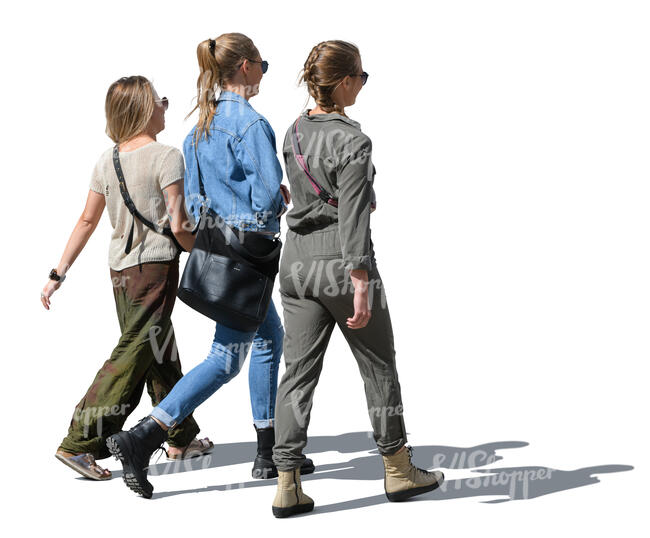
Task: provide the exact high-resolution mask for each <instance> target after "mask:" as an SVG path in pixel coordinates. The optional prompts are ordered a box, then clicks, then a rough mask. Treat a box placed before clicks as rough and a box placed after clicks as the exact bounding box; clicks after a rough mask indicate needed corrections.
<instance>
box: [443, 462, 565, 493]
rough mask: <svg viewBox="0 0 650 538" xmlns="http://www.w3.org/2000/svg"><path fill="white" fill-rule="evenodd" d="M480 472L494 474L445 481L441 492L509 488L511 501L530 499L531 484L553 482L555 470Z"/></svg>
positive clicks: (493, 470) (483, 470)
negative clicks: (464, 489)
mask: <svg viewBox="0 0 650 538" xmlns="http://www.w3.org/2000/svg"><path fill="white" fill-rule="evenodd" d="M480 472H485V473H493V474H486V475H484V476H473V477H470V478H464V479H458V480H452V481H445V482H443V483H442V484H441V485H440V488H439V489H440V491H442V492H443V493H444V492H445V491H447V490H448V489H449V490H451V489H452V487H451V486H450V484H452V483H453V484H454V485H453V489H454V490H459V489H461V488H464V487H467V488H469V489H481V488H483V489H488V488H490V487H492V488H494V487H502V486H507V494H508V496H509V497H510V498H511V499H528V498H530V483H531V481H535V480H551V479H552V476H551V475H552V472H553V469H549V468H541V469H535V470H533V469H515V470H498V469H481V470H480ZM518 493H520V495H518Z"/></svg>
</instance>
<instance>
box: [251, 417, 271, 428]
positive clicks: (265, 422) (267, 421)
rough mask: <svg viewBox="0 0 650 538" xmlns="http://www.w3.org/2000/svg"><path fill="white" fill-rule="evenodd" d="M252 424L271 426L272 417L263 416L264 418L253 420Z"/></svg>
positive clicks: (263, 426) (261, 426) (259, 426)
mask: <svg viewBox="0 0 650 538" xmlns="http://www.w3.org/2000/svg"><path fill="white" fill-rule="evenodd" d="M253 424H254V425H255V426H256V427H257V428H270V427H271V426H273V419H272V418H265V419H264V420H254V421H253Z"/></svg>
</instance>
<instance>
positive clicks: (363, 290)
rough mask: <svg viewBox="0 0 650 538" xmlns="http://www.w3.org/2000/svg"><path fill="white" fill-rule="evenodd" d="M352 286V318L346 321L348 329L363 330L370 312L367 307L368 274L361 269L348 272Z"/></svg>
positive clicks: (368, 319)
mask: <svg viewBox="0 0 650 538" xmlns="http://www.w3.org/2000/svg"><path fill="white" fill-rule="evenodd" d="M350 278H351V279H352V284H353V285H354V316H353V317H351V318H348V319H347V320H346V324H347V326H348V328H350V329H363V327H365V326H366V325H368V322H369V321H370V316H371V315H372V312H371V311H370V308H369V306H368V272H367V271H365V270H361V269H354V270H352V271H350Z"/></svg>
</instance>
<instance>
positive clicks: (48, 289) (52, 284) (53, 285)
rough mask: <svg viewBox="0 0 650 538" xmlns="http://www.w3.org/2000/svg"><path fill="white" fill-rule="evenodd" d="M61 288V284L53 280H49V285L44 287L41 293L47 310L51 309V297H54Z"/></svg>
mask: <svg viewBox="0 0 650 538" xmlns="http://www.w3.org/2000/svg"><path fill="white" fill-rule="evenodd" d="M60 287H61V282H58V281H56V280H51V279H50V280H48V281H47V284H45V286H44V287H43V291H42V292H41V303H43V306H44V307H45V310H49V309H50V297H52V294H53V293H54V292H55V291H56V290H58V289H59V288H60Z"/></svg>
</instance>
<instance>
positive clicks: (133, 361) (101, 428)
mask: <svg viewBox="0 0 650 538" xmlns="http://www.w3.org/2000/svg"><path fill="white" fill-rule="evenodd" d="M110 274H111V280H112V283H113V294H114V295H115V304H116V307H117V317H118V319H119V322H120V329H121V331H122V336H121V337H120V341H119V342H118V344H117V346H116V347H115V349H114V350H113V353H112V354H111V358H110V359H108V360H107V361H106V362H105V363H104V365H103V366H102V367H101V369H100V370H99V372H97V375H96V376H95V380H94V381H93V383H92V385H90V388H89V389H88V392H86V395H85V396H84V397H83V398H82V399H81V401H80V402H79V403H78V404H77V407H76V408H75V410H74V414H73V416H72V420H71V422H70V428H69V429H68V435H67V436H66V438H65V439H64V440H63V441H62V442H61V445H60V449H61V450H65V451H66V452H73V453H81V452H89V453H90V454H92V455H93V456H95V459H102V458H107V457H109V456H110V454H109V452H108V450H107V448H106V439H107V438H108V437H109V436H110V435H112V434H114V433H117V432H119V431H120V430H121V429H122V426H123V425H124V422H125V421H126V419H127V417H128V416H129V415H130V414H131V412H132V411H133V410H134V409H135V408H136V407H137V406H138V403H139V402H140V397H141V396H142V391H143V389H144V386H145V384H146V386H147V392H148V393H149V396H150V397H151V403H152V405H153V406H154V407H155V406H156V405H158V403H159V402H160V401H161V400H162V399H163V398H164V397H165V396H166V395H167V393H168V392H169V391H170V390H171V388H172V387H173V386H174V384H175V383H176V382H177V381H178V380H179V379H180V378H181V377H182V376H183V374H182V372H181V363H180V360H179V358H178V350H177V347H176V340H175V338H174V328H173V326H172V322H171V313H172V309H173V308H174V301H175V299H176V290H177V287H178V256H177V257H176V258H175V259H174V260H172V261H169V262H156V263H143V264H140V265H136V266H133V267H127V268H126V269H124V270H122V271H114V270H113V269H111V270H110ZM198 432H199V427H198V425H197V424H196V422H195V421H194V418H192V415H189V416H188V417H187V418H186V419H185V420H184V421H183V422H181V423H180V424H179V425H178V426H177V427H176V428H174V430H173V431H171V432H170V436H169V441H168V442H169V445H170V446H179V447H182V446H185V445H187V444H189V443H190V441H191V440H192V439H194V437H195V436H196V434H197V433H198Z"/></svg>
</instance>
